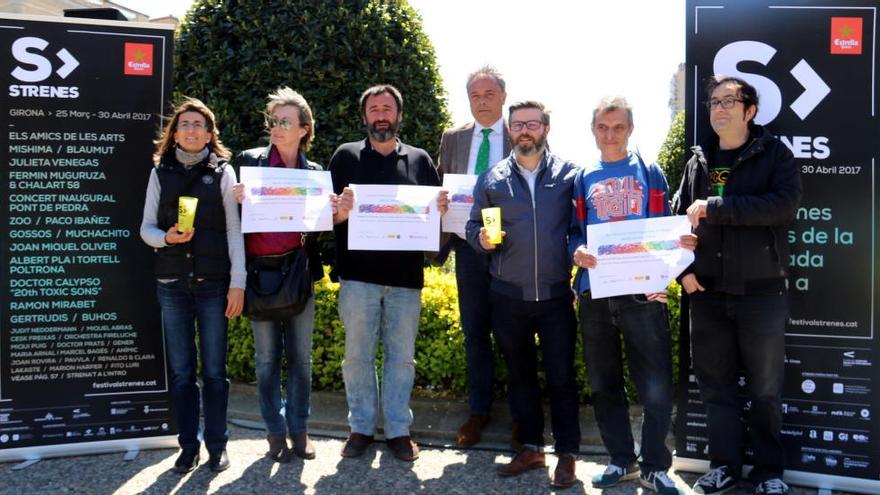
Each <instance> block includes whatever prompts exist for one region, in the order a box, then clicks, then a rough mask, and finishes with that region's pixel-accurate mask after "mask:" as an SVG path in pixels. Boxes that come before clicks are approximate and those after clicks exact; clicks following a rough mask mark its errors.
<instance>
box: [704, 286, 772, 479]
mask: <svg viewBox="0 0 880 495" xmlns="http://www.w3.org/2000/svg"><path fill="white" fill-rule="evenodd" d="M787 318H788V296H787V295H786V294H775V295H744V296H736V295H731V294H725V293H720V292H696V293H694V294H691V360H692V362H693V367H694V373H695V375H696V377H697V382H698V383H699V385H700V396H701V398H702V400H703V403H704V404H705V406H706V422H707V423H708V436H709V459H710V461H711V464H712V467H716V466H723V465H726V466H729V467H731V469H733V472H734V473H737V474H738V473H739V472H740V471H739V470H740V468H741V467H742V464H743V459H742V456H743V443H744V437H745V432H744V431H743V422H742V420H741V416H742V415H743V404H742V401H741V400H740V399H739V397H738V391H739V390H738V384H737V368H738V364H741V365H742V367H743V369H744V371H745V379H746V386H745V391H746V394H747V396H748V399H749V400H750V401H751V404H752V405H751V408H750V410H749V413H748V418H747V423H748V426H749V428H748V430H749V437H750V440H751V446H752V449H753V450H754V465H755V468H754V469H753V470H752V472H751V473H750V474H749V477H750V478H751V479H752V480H753V481H755V482H762V481H765V480H767V479H771V478H781V477H782V471H783V469H784V468H785V454H784V451H783V447H782V440H781V438H780V429H781V428H782V406H781V402H782V383H783V376H784V366H785V322H786V319H787Z"/></svg>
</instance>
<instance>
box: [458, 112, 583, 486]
mask: <svg viewBox="0 0 880 495" xmlns="http://www.w3.org/2000/svg"><path fill="white" fill-rule="evenodd" d="M508 122H509V126H510V136H511V143H512V144H513V147H514V152H513V153H512V154H511V155H510V156H509V157H508V158H507V159H505V160H502V161H501V162H499V163H498V164H497V165H495V166H494V167H492V168H490V169H488V170H487V171H486V172H485V173H483V174H482V175H481V176H480V178H479V179H478V180H477V185H476V187H475V188H474V207H473V209H472V210H471V216H470V220H469V221H468V223H467V227H466V233H467V241H468V242H469V243H470V244H471V246H473V248H474V249H475V250H478V251H479V252H483V253H490V273H491V276H492V279H491V281H490V285H489V289H490V295H489V302H490V306H491V313H492V328H493V330H494V334H495V341H496V342H497V344H498V346H499V347H500V348H501V351H502V353H503V354H504V358H505V360H506V362H507V368H508V379H509V381H508V390H509V393H510V407H511V413H512V416H513V419H514V420H516V421H517V422H518V423H519V427H520V430H519V440H520V441H521V442H522V443H523V445H524V448H523V449H522V450H521V451H520V452H519V453H518V454H517V455H516V457H515V458H514V459H513V461H511V462H510V463H508V464H505V465H503V466H501V467H500V468H499V469H498V474H499V475H501V476H514V475H517V474H520V473H523V472H525V471H528V470H530V469H538V468H542V467H544V466H545V460H544V454H543V452H541V448H542V447H543V442H544V440H543V431H544V412H543V409H542V408H541V391H540V388H539V385H538V364H537V352H536V351H537V349H536V346H535V333H537V334H538V337H539V338H540V340H541V349H542V352H543V365H544V371H545V373H546V378H547V391H548V394H549V396H550V411H551V414H552V417H553V421H552V425H553V437H554V439H555V440H556V445H555V451H556V454H557V455H558V457H559V461H558V464H557V466H556V469H555V471H554V473H553V475H551V476H550V483H551V484H552V485H553V486H555V487H557V488H567V487H569V486H571V485H573V484H574V483H575V481H576V480H577V478H576V477H575V455H576V454H577V452H578V448H579V445H580V436H581V435H580V425H579V424H578V397H577V384H576V382H575V373H574V346H575V317H574V308H573V307H572V298H571V289H570V288H569V285H568V284H569V280H570V278H571V277H570V274H571V258H570V257H569V254H568V252H567V250H566V246H567V243H568V230H569V226H570V220H571V187H572V180H573V179H574V175H575V170H576V169H575V167H574V165H573V164H572V163H571V162H567V161H564V160H562V159H560V158H559V157H557V156H554V155H552V154H550V152H549V151H548V150H547V148H546V140H547V133H548V132H549V131H550V116H549V114H548V113H547V112H545V111H544V105H542V104H541V103H539V102H536V101H524V102H520V103H515V104H513V105H511V106H510V108H509V113H508ZM488 207H499V208H501V229H502V233H503V236H504V237H503V240H502V242H501V243H500V244H492V243H490V242H489V236H488V234H487V232H486V229H485V227H483V221H482V216H481V212H482V209H483V208H488Z"/></svg>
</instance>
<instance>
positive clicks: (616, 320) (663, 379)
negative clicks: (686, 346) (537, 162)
mask: <svg viewBox="0 0 880 495" xmlns="http://www.w3.org/2000/svg"><path fill="white" fill-rule="evenodd" d="M591 128H592V132H593V136H594V137H595V138H596V146H597V147H598V148H599V151H600V154H601V156H600V160H599V162H598V163H596V164H594V165H591V166H589V167H586V168H584V169H582V170H581V171H579V172H578V175H577V177H576V178H575V182H574V200H575V212H576V213H575V218H574V220H573V225H574V227H575V228H574V229H573V230H572V235H571V237H570V238H569V250H570V251H571V252H572V256H573V260H574V263H575V265H577V266H578V271H577V274H576V275H575V282H574V288H575V291H576V292H577V294H578V296H579V297H578V298H579V305H578V307H579V312H580V325H581V332H582V333H583V336H584V361H585V362H586V365H587V375H588V377H589V379H590V390H591V393H592V400H593V409H594V411H595V413H596V422H597V423H598V426H599V434H600V435H601V436H602V442H603V443H604V444H605V448H606V449H607V450H608V453H609V454H610V456H611V462H610V463H609V464H608V466H607V467H606V468H605V471H604V472H603V473H602V474H599V475H596V476H595V477H593V480H592V483H593V486H594V487H596V488H602V489H604V488H610V487H612V486H614V485H616V484H618V483H619V482H621V481H624V480H630V479H635V478H639V481H640V482H641V484H642V485H643V486H645V487H647V488H649V489H651V490H653V491H655V492H657V493H659V494H660V495H677V494H678V493H679V490H678V488H676V486H675V483H674V482H673V481H672V479H670V478H669V476H668V475H667V474H666V471H667V470H668V469H669V467H670V466H671V465H672V455H671V454H670V452H669V449H668V448H666V435H667V434H668V433H669V424H670V421H671V417H672V338H671V335H670V331H669V316H668V314H667V311H666V292H665V291H664V292H658V293H653V294H634V295H624V296H614V297H607V298H599V299H596V298H593V297H592V295H591V291H590V277H589V274H588V273H587V271H586V269H590V268H594V267H595V266H596V258H595V257H594V256H593V255H591V254H589V253H588V252H587V243H588V239H587V235H586V234H587V225H595V224H600V223H605V222H616V221H620V220H637V219H642V218H649V217H662V216H665V215H669V214H670V211H669V187H668V186H667V184H666V177H664V176H663V172H662V171H661V170H660V167H658V166H657V164H654V163H652V164H650V165H645V162H643V161H642V158H641V157H640V156H639V155H637V154H634V153H630V152H629V151H628V148H627V145H628V143H629V137H630V135H631V134H632V131H633V128H634V126H633V118H632V107H631V106H630V105H629V103H627V101H626V99H624V98H622V97H619V96H617V97H606V98H603V99H601V100H599V103H598V104H597V105H596V107H595V109H594V110H593V122H592V124H591ZM693 243H694V237H693V236H691V235H688V236H686V237H682V245H683V246H684V247H689V248H690V249H693ZM621 336H622V337H623V340H624V342H625V343H626V354H627V357H628V361H629V367H630V370H631V371H632V376H633V380H634V381H635V384H636V387H637V388H638V392H639V397H640V398H641V401H642V405H643V406H644V415H645V419H644V422H643V423H642V442H641V443H642V447H641V457H642V458H641V462H640V463H638V464H637V463H636V459H637V457H638V456H636V453H635V445H634V441H633V436H632V427H631V426H630V420H629V403H628V401H627V399H626V391H625V390H624V381H623V353H622V351H623V349H622V348H621ZM640 471H641V475H640V474H639V472H640Z"/></svg>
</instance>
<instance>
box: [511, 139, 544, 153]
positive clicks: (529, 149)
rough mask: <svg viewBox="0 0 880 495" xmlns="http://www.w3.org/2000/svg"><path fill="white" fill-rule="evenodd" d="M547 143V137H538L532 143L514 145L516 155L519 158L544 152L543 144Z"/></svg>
mask: <svg viewBox="0 0 880 495" xmlns="http://www.w3.org/2000/svg"><path fill="white" fill-rule="evenodd" d="M546 142H547V136H545V135H540V136H538V137H536V138H535V140H534V141H530V142H523V143H519V142H518V143H516V146H515V148H516V154H517V155H520V156H532V155H537V154H539V153H541V152H542V151H544V144H546Z"/></svg>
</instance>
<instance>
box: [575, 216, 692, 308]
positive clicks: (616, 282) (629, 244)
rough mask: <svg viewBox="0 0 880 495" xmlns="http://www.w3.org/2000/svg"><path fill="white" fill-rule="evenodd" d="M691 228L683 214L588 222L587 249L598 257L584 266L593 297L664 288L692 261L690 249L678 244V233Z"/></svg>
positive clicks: (687, 232)
mask: <svg viewBox="0 0 880 495" xmlns="http://www.w3.org/2000/svg"><path fill="white" fill-rule="evenodd" d="M690 232H691V224H690V222H689V221H688V218H687V216H685V215H681V216H674V217H661V218H646V219H641V220H627V221H622V222H608V223H602V224H598V225H588V226H587V239H588V241H587V251H588V252H589V253H590V254H592V255H593V256H595V257H596V260H597V263H596V268H593V269H590V270H587V273H588V274H589V277H590V290H591V291H592V295H593V297H594V298H601V297H610V296H622V295H625V294H648V293H651V292H659V291H662V290H665V289H666V286H667V285H669V282H671V281H672V280H674V279H675V277H677V276H678V275H679V274H681V272H683V271H684V269H685V268H687V266H688V265H690V264H691V263H692V262H693V261H694V253H693V252H691V251H688V250H687V249H683V248H681V247H679V237H681V236H682V235H684V234H689V233H690Z"/></svg>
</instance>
